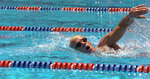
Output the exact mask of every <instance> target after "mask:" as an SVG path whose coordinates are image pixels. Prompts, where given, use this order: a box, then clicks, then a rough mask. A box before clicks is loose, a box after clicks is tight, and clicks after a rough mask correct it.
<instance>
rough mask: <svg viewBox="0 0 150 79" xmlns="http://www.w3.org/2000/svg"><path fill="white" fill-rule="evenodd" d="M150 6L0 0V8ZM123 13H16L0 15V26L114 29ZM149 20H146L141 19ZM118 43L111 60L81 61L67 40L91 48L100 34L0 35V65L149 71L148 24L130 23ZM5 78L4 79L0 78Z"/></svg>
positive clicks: (117, 0) (114, 0) (119, 78)
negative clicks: (14, 63) (94, 66)
mask: <svg viewBox="0 0 150 79" xmlns="http://www.w3.org/2000/svg"><path fill="white" fill-rule="evenodd" d="M143 3H144V4H146V6H148V7H149V6H150V5H149V4H150V1H149V0H138V1H136V0H130V1H126V0H92V1H88V0H76V1H73V0H55V1H48V0H47V1H46V0H32V1H26V0H11V1H9V0H0V6H40V7H43V6H45V7H50V6H52V7H134V6H136V5H139V4H143ZM126 14H127V12H72V11H17V10H1V9H0V26H23V27H25V26H29V27H82V28H83V27H86V28H91V27H92V28H93V27H95V28H114V27H115V26H116V25H117V24H118V23H119V22H120V20H121V19H122V18H123V17H124V16H125V15H126ZM145 16H147V18H148V19H149V18H150V14H149V13H148V14H146V15H145ZM129 28H130V29H131V32H128V31H127V32H126V33H125V35H124V36H123V38H122V39H121V40H120V41H119V42H118V44H119V45H120V46H121V47H122V49H123V50H121V51H119V53H118V54H117V55H114V54H109V55H107V54H98V53H95V54H92V55H87V54H83V53H80V52H78V51H75V50H72V49H71V48H69V47H68V42H69V40H70V38H71V37H72V36H73V35H77V34H80V35H83V36H85V37H87V38H88V40H89V41H90V42H91V43H92V45H93V46H96V45H97V44H98V42H99V41H100V39H101V38H102V37H103V36H104V35H105V34H106V33H62V32H61V33H58V32H9V31H0V38H1V39H0V60H16V61H18V60H20V61H45V62H48V61H51V62H54V61H55V62H73V63H74V62H78V63H80V62H82V63H94V64H95V63H99V64H100V63H104V64H122V65H123V64H126V65H150V64H149V62H150V52H149V49H150V46H149V45H150V42H149V41H150V39H149V38H150V37H149V36H150V33H149V31H150V21H149V20H146V19H140V20H138V19H136V20H135V22H134V23H133V24H132V25H131V26H130V27H129ZM6 76H8V77H6ZM56 77H57V78H60V79H62V78H82V79H83V78H108V79H109V78H114V79H128V78H135V77H136V78H148V77H150V76H149V73H148V74H145V73H133V72H132V73H128V72H110V71H84V70H82V71H79V70H55V69H36V68H35V69H22V68H0V78H2V79H5V78H6V79H7V78H13V79H15V78H17V79H18V78H21V79H25V78H27V79H29V78H32V79H33V78H37V79H38V78H39V79H41V78H56Z"/></svg>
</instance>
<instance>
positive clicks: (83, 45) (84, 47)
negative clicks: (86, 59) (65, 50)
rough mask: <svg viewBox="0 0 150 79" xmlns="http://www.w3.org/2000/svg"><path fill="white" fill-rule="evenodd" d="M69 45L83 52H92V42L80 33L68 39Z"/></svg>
mask: <svg viewBox="0 0 150 79" xmlns="http://www.w3.org/2000/svg"><path fill="white" fill-rule="evenodd" d="M69 47H71V48H74V49H75V50H78V51H81V52H84V53H91V52H94V47H93V46H92V44H91V43H90V42H89V41H88V40H87V38H85V37H83V36H81V35H75V36H73V37H72V38H71V40H70V43H69Z"/></svg>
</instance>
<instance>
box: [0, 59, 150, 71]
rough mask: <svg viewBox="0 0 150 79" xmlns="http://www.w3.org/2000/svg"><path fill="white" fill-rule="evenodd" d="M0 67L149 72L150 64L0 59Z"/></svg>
mask: <svg viewBox="0 0 150 79" xmlns="http://www.w3.org/2000/svg"><path fill="white" fill-rule="evenodd" d="M0 67H6V68H9V67H10V68H47V69H68V70H70V69H72V70H77V69H78V70H96V71H98V70H99V71H117V72H121V71H122V72H139V73H142V72H144V73H149V72H150V69H149V66H148V65H146V66H143V65H140V66H138V65H121V64H118V65H116V64H111V65H110V64H93V63H90V64H88V63H84V64H83V63H77V62H75V63H72V62H69V63H67V62H63V63H62V62H40V61H33V62H31V61H10V60H7V61H5V60H2V61H0Z"/></svg>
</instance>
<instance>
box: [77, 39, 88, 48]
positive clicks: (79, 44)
mask: <svg viewBox="0 0 150 79" xmlns="http://www.w3.org/2000/svg"><path fill="white" fill-rule="evenodd" d="M83 42H87V38H82V40H81V41H80V42H78V43H77V44H76V46H75V48H74V49H77V48H79V47H80V46H81V44H82V43H83Z"/></svg>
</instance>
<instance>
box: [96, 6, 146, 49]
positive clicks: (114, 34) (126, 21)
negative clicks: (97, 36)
mask: <svg viewBox="0 0 150 79" xmlns="http://www.w3.org/2000/svg"><path fill="white" fill-rule="evenodd" d="M143 6H145V5H144V4H143V5H139V6H136V7H135V8H133V9H132V11H131V12H130V13H129V14H127V15H126V16H125V17H123V18H122V20H121V21H120V23H119V24H118V25H117V26H116V27H115V28H114V30H112V31H111V32H109V33H108V34H106V35H105V36H104V37H103V38H102V39H101V40H100V42H99V44H98V46H97V47H100V46H109V47H113V46H114V45H117V44H116V42H117V41H118V40H119V39H120V38H121V37H122V36H123V34H124V33H125V31H126V29H127V27H128V26H130V25H131V24H132V23H133V21H134V18H145V16H143V14H146V13H147V12H148V8H147V7H143Z"/></svg>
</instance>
